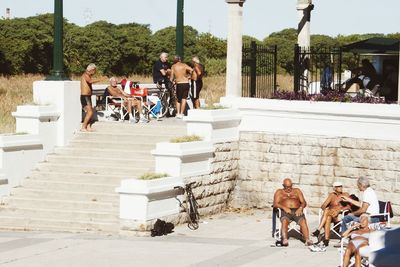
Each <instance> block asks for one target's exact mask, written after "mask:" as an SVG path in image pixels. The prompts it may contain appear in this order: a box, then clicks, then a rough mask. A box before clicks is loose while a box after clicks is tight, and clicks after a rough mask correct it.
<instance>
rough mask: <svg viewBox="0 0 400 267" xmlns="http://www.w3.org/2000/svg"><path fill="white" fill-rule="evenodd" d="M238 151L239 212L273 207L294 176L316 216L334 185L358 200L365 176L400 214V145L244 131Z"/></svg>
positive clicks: (235, 197) (236, 198)
mask: <svg viewBox="0 0 400 267" xmlns="http://www.w3.org/2000/svg"><path fill="white" fill-rule="evenodd" d="M239 151H240V155H239V158H240V160H239V179H238V181H237V184H236V187H235V191H234V194H233V199H232V205H233V206H235V207H243V206H250V207H259V208H261V207H270V206H271V205H272V201H273V194H274V192H275V190H276V189H277V188H281V187H282V180H283V178H285V177H291V178H292V180H293V182H294V183H296V185H297V186H299V187H300V188H301V189H302V190H303V193H304V195H305V198H306V200H307V202H308V204H309V207H310V208H311V211H312V212H314V213H315V212H317V211H318V209H319V206H320V205H321V203H322V202H323V201H324V199H325V198H326V196H327V194H328V192H330V191H331V190H332V187H331V185H332V183H333V182H334V181H342V182H343V185H344V190H345V191H346V192H349V193H355V194H356V195H359V191H358V189H357V186H356V180H357V178H358V177H359V176H366V177H369V178H370V180H371V184H372V188H374V189H375V190H376V192H377V195H378V198H379V199H380V200H390V201H391V202H392V207H393V208H394V212H395V214H396V215H398V214H400V142H391V141H381V140H365V139H354V138H340V137H332V138H329V137H322V136H320V137H318V136H317V137H315V136H305V135H304V136H299V135H287V134H268V133H251V132H242V133H241V135H240V142H239ZM396 220H397V221H398V217H397V218H396Z"/></svg>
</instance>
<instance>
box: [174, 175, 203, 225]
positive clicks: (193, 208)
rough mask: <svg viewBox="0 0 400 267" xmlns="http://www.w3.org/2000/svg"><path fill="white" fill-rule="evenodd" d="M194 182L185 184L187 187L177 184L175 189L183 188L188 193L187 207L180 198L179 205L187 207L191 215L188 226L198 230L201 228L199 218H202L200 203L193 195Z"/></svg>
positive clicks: (186, 209)
mask: <svg viewBox="0 0 400 267" xmlns="http://www.w3.org/2000/svg"><path fill="white" fill-rule="evenodd" d="M193 184H194V182H193V183H189V184H187V185H185V187H182V186H176V187H174V189H179V190H181V191H182V192H183V193H184V194H185V193H186V207H184V206H183V204H182V202H181V201H180V200H179V199H178V198H177V199H178V201H179V205H180V206H181V207H182V208H184V209H185V211H186V212H187V214H188V217H189V222H188V227H189V229H191V230H196V229H197V228H199V220H200V214H199V212H198V207H199V205H198V204H197V201H196V198H195V196H194V195H193V191H192V185H193Z"/></svg>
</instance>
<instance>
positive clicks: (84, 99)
mask: <svg viewBox="0 0 400 267" xmlns="http://www.w3.org/2000/svg"><path fill="white" fill-rule="evenodd" d="M81 105H82V108H84V107H86V106H87V105H89V106H92V98H91V96H90V95H81Z"/></svg>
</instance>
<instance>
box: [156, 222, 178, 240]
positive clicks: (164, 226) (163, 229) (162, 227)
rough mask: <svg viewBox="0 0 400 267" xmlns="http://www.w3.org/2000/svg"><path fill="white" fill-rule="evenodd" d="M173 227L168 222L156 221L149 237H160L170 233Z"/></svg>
mask: <svg viewBox="0 0 400 267" xmlns="http://www.w3.org/2000/svg"><path fill="white" fill-rule="evenodd" d="M173 229H174V225H173V224H172V223H170V222H165V221H163V220H160V219H157V221H156V223H155V224H154V226H153V229H152V230H151V236H153V237H154V236H162V235H166V234H169V233H172V230H173Z"/></svg>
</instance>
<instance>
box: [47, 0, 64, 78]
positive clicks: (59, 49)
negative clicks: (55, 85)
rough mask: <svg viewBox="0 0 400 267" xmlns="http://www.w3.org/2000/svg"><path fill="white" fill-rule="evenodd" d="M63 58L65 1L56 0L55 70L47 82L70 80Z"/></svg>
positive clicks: (51, 72) (53, 69)
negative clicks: (65, 71) (65, 70)
mask: <svg viewBox="0 0 400 267" xmlns="http://www.w3.org/2000/svg"><path fill="white" fill-rule="evenodd" d="M63 56H64V54H63V0H54V43H53V68H52V70H51V71H50V75H49V76H47V78H46V80H48V81H63V80H69V78H68V77H67V76H66V75H65V73H64V58H63Z"/></svg>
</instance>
